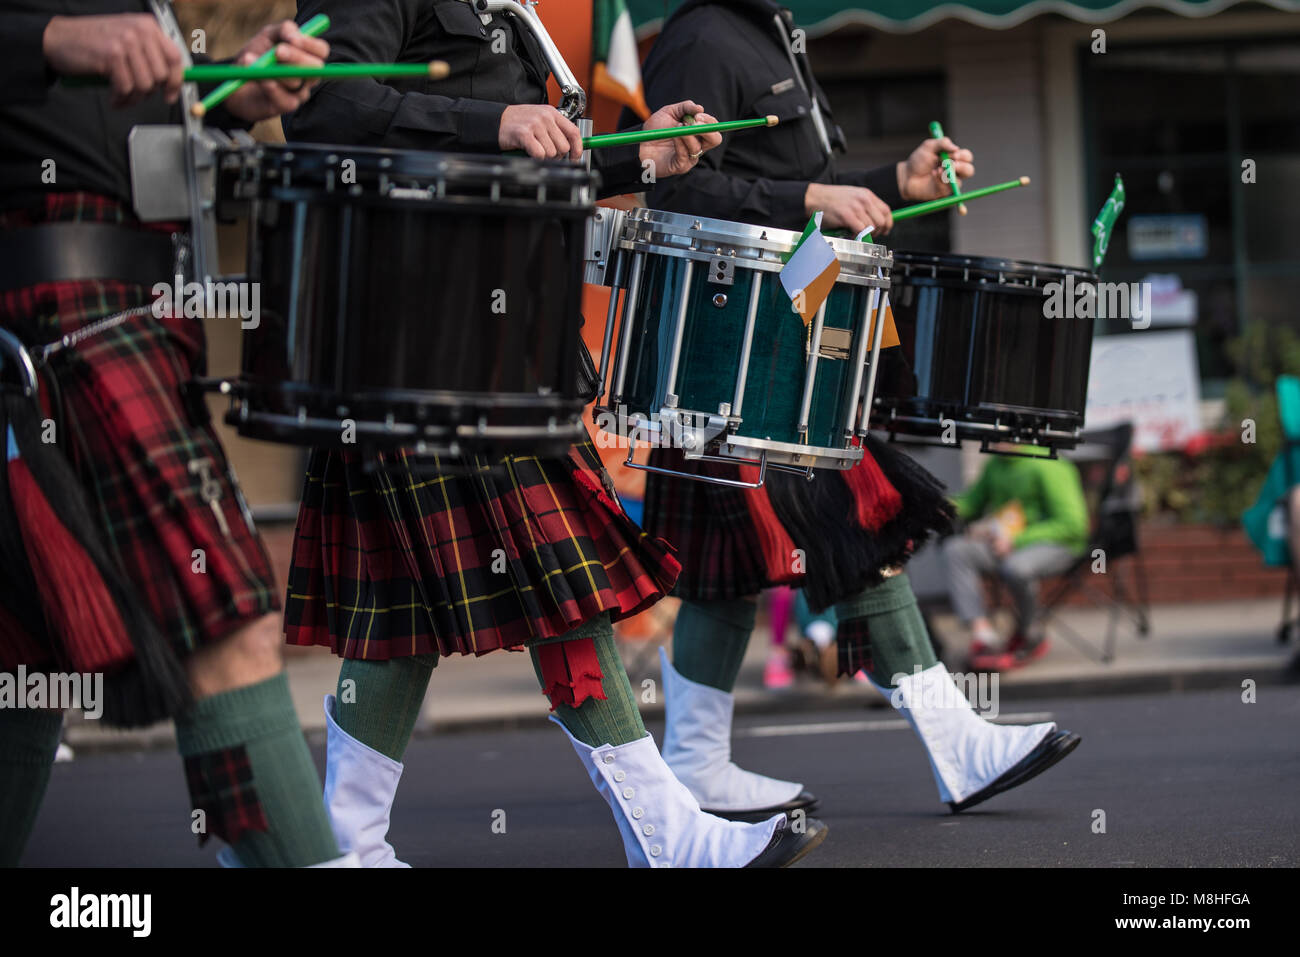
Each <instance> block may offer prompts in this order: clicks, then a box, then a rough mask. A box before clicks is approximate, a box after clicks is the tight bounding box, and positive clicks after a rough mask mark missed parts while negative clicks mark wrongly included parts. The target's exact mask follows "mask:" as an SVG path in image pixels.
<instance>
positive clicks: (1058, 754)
mask: <svg viewBox="0 0 1300 957" xmlns="http://www.w3.org/2000/svg"><path fill="white" fill-rule="evenodd" d="M1081 741H1083V738H1081V737H1079V735H1077V734H1074V733H1073V732H1070V731H1057V732H1055V733H1053V734H1052V735H1049V736H1048V737H1047V738H1046V739H1045V740H1044V741H1042V742H1040V743H1039V745H1038V746H1037V747H1036V748H1035V749H1034V750H1035V751H1037V750H1038V748H1041V747H1043V746H1044V745H1047V747H1048V748H1049V750H1048V751H1046V752H1045V753H1043V754H1041V755H1039V756H1038V757H1037V758H1036V759H1034V761H1033V763H1031V764H1028V765H1026V766H1025V767H1023V768H1015V767H1013V768H1011V769H1010V770H1008V771H1007V772H1006V773H1005V774H1004V775H1002V777H1000V778H998V779H997V780H996V781H994V782H993V783H992V784H989V785H986V786H985V787H984V789H983V790H981V791H978V792H976V793H975V794H972V795H971V796H970V797H968V798H966V800H964V801H956V802H954V801H949V802H948V808H949V810H951V811H952V813H953V814H960V813H961V812H962V811H968V810H970V809H971V808H973V807H975V806H976V805H978V804H983V803H984V802H985V801H987V800H988V799H989V798H992V797H996V796H997V795H999V794H1002V793H1003V792H1004V791H1010V790H1011V789H1012V788H1017V787H1019V786H1020V785H1022V784H1024V783H1026V782H1028V781H1031V780H1033V779H1034V778H1036V777H1038V775H1040V774H1042V773H1043V772H1044V771H1046V770H1047V769H1048V768H1050V767H1052V766H1053V765H1055V764H1057V763H1059V762H1060V761H1061V760H1062V759H1063V758H1065V756H1066V755H1068V754H1069V753H1070V752H1071V751H1073V750H1074V749H1075V748H1077V747H1078V746H1079V743H1080V742H1081ZM1030 756H1032V754H1031V755H1030ZM1027 759H1028V756H1027V758H1026V760H1027Z"/></svg>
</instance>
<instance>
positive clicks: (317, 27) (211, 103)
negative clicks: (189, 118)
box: [190, 13, 330, 118]
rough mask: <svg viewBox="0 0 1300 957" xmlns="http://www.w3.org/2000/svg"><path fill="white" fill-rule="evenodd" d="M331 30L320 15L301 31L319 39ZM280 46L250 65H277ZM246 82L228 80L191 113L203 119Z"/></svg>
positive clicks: (303, 26)
mask: <svg viewBox="0 0 1300 957" xmlns="http://www.w3.org/2000/svg"><path fill="white" fill-rule="evenodd" d="M329 28H330V18H329V17H328V16H327V15H326V14H324V13H318V14H316V16H314V17H312V18H311V19H310V20H308V21H307V22H306V23H304V24H303V25H302V26H301V27H300V28H299V29H300V30H301V31H302V34H303V36H308V37H318V36H320V35H321V34H322V33H324V32H325V31H326V30H328V29H329ZM278 46H279V44H276V45H275V46H273V47H271V49H269V50H267V51H266V52H265V53H263V54H262V55H261V56H260V57H258V58H257V59H256V60H254V61H253V62H252V63H251V64H249V65H250V66H270V65H271V64H272V63H275V62H276V55H275V51H276V49H277V47H278ZM244 82H245V81H244V80H227V81H226V82H225V83H223V84H221V86H219V87H217V88H216V89H215V90H213V91H212V92H211V93H209V94H208V95H207V96H205V97H204V98H203V100H202V101H201V102H199V103H195V104H194V105H193V106H192V107H190V113H192V114H193V115H194V116H196V117H199V118H202V117H203V116H204V115H205V114H206V113H207V112H208V111H209V110H211V109H213V108H215V107H216V106H217V104H219V103H221V102H222V101H223V100H224V99H225V98H226V97H228V96H229V95H230V94H231V93H234V92H235V91H236V90H238V89H239V88H240V87H241V86H243V85H244Z"/></svg>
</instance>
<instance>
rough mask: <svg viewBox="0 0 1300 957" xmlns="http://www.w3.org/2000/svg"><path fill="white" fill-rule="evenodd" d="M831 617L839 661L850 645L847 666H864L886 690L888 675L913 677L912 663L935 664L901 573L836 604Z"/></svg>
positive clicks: (891, 679) (890, 677) (909, 587)
mask: <svg viewBox="0 0 1300 957" xmlns="http://www.w3.org/2000/svg"><path fill="white" fill-rule="evenodd" d="M835 615H836V617H837V618H838V619H839V629H838V632H839V634H838V640H839V641H840V643H841V661H843V660H845V658H846V654H845V652H846V648H845V645H849V646H852V647H854V648H855V649H856V651H855V653H852V654H850V655H848V657H849V658H850V659H851V660H852V662H853V663H852V664H850V665H849V667H850V668H853V671H856V670H857V668H858V667H864V668H866V669H867V673H868V674H870V675H871V678H872V680H873V681H875V682H876V684H878V685H882V686H885V687H890V688H892V687H893V686H894V675H897V674H907V675H910V674H913V673H914V672H915V670H916V667H917V666H918V665H919V666H920V668H921V670H922V671H924V670H925V669H926V668H929V667H930V666H931V665H935V664H938V662H939V659H938V658H936V657H935V656H934V648H933V647H931V645H930V636H929V634H928V633H927V632H926V630H925V619H923V618H922V617H921V609H920V608H918V607H917V606H916V596H915V595H914V594H912V583H911V582H910V581H908V578H907V576H906V575H904V574H899V575H895V576H893V577H892V578H886V579H885V580H884V581H883V582H882V583H881V584H879V585H874V586H872V587H871V588H866V589H864V590H863V591H861V592H859V593H858V594H857V595H856V596H854V597H853V598H851V599H849V600H848V601H842V602H839V603H838V604H836V606H835ZM850 673H853V672H850Z"/></svg>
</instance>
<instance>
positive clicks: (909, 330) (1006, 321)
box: [872, 250, 1097, 448]
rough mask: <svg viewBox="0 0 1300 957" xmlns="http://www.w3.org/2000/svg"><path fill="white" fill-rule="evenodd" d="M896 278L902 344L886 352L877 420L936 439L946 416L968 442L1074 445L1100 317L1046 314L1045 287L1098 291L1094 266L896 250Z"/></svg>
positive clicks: (897, 429)
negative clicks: (1095, 323) (1088, 286)
mask: <svg viewBox="0 0 1300 957" xmlns="http://www.w3.org/2000/svg"><path fill="white" fill-rule="evenodd" d="M890 278H891V282H892V285H891V293H890V304H891V307H892V310H893V314H894V319H895V324H896V326H897V327H898V334H899V339H900V347H899V348H896V349H888V350H884V351H882V352H881V359H880V374H879V377H878V379H877V382H876V392H875V400H874V410H873V417H872V419H873V425H874V426H875V427H877V428H882V429H886V430H888V431H890V432H895V433H900V434H904V435H923V436H937V435H940V434H942V432H943V430H944V426H943V424H941V423H940V421H939V420H941V419H942V420H947V421H950V422H952V423H954V425H955V433H956V436H957V437H958V438H962V439H989V440H995V441H996V440H1010V441H1024V442H1031V443H1036V444H1041V445H1046V446H1051V447H1061V448H1065V447H1069V446H1072V445H1073V444H1074V442H1073V441H1071V440H1070V439H1069V438H1068V436H1069V435H1072V434H1073V433H1075V432H1077V431H1078V430H1079V429H1081V428H1082V427H1083V420H1084V411H1085V407H1086V402H1087V391H1088V370H1089V365H1090V361H1091V353H1092V335H1093V319H1092V318H1091V317H1090V316H1083V317H1074V316H1070V317H1060V318H1048V317H1047V315H1046V296H1047V293H1048V289H1047V287H1049V286H1050V284H1052V283H1062V284H1066V283H1072V284H1073V287H1074V288H1078V287H1079V286H1080V284H1082V283H1089V284H1091V286H1092V287H1093V288H1095V285H1096V282H1097V276H1096V274H1094V273H1091V272H1088V271H1087V270H1083V269H1077V268H1073V267H1069V266H1057V265H1051V264H1045V263H1031V262H1022V261H1017V260H1005V259H993V258H986V257H969V256H957V255H950V254H931V253H913V252H907V251H902V250H896V251H895V252H894V268H893V271H892V273H891V277H890ZM1070 288H1071V286H1069V285H1065V286H1064V287H1063V294H1064V291H1065V290H1068V289H1070ZM945 424H946V423H945ZM992 426H996V427H997V428H998V429H1006V430H1009V431H993V429H991V428H990V427H992Z"/></svg>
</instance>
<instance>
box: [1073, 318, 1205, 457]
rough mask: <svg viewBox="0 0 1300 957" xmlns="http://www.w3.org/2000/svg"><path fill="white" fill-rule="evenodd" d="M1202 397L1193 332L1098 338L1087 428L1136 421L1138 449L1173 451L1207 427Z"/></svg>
mask: <svg viewBox="0 0 1300 957" xmlns="http://www.w3.org/2000/svg"><path fill="white" fill-rule="evenodd" d="M1200 401H1201V388H1200V375H1199V374H1198V372H1197V365H1196V342H1195V339H1194V338H1193V336H1192V333H1191V332H1135V333H1126V334H1124V335H1118V336H1098V337H1097V338H1095V339H1094V340H1093V342H1092V368H1091V371H1090V373H1089V376H1088V405H1087V411H1086V413H1085V418H1084V427H1085V428H1087V429H1102V428H1106V427H1107V426H1111V425H1118V424H1119V423H1120V422H1132V423H1133V427H1134V431H1133V446H1134V448H1135V449H1137V450H1139V451H1142V452H1166V451H1171V450H1173V449H1179V448H1182V447H1183V446H1185V445H1186V444H1187V442H1188V441H1189V440H1190V439H1191V438H1192V437H1193V436H1194V435H1196V434H1197V433H1198V432H1200V431H1201V413H1200Z"/></svg>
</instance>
